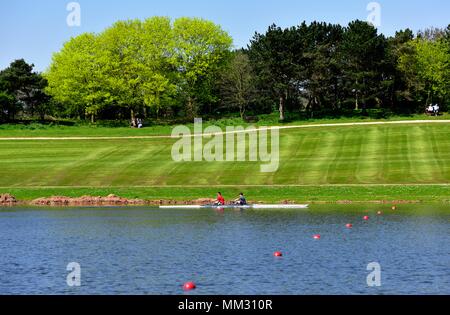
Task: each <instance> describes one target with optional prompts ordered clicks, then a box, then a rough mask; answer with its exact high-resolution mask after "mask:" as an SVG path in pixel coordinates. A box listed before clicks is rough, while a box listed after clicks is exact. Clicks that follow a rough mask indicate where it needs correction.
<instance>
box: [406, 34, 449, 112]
mask: <svg viewBox="0 0 450 315" xmlns="http://www.w3.org/2000/svg"><path fill="white" fill-rule="evenodd" d="M408 47H409V48H410V51H409V52H405V53H403V54H402V55H401V56H400V58H399V64H398V67H399V69H400V70H401V71H402V72H404V73H405V74H406V77H407V80H408V84H409V85H410V86H415V87H416V89H418V90H419V92H420V91H422V93H424V94H426V96H424V97H423V99H425V104H423V105H424V106H426V105H428V104H429V103H430V102H433V101H435V100H437V99H439V100H440V101H441V102H445V100H446V99H447V97H448V95H449V93H450V49H449V46H448V44H447V43H446V41H445V40H444V39H443V38H438V39H431V38H426V37H418V38H416V39H415V40H413V41H411V42H409V44H408ZM423 99H422V100H423Z"/></svg>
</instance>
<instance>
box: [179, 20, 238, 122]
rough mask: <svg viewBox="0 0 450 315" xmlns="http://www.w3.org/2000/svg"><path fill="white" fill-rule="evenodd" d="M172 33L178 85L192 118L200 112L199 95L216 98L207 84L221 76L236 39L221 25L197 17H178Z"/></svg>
mask: <svg viewBox="0 0 450 315" xmlns="http://www.w3.org/2000/svg"><path fill="white" fill-rule="evenodd" d="M173 34H174V40H175V45H174V47H175V50H174V53H175V58H176V67H177V70H178V73H179V80H178V84H179V87H180V88H181V91H182V97H183V100H184V103H185V106H186V114H187V116H188V117H190V118H193V117H194V116H195V115H196V114H197V112H198V104H197V97H198V96H201V97H202V98H203V99H204V100H205V101H206V102H213V101H214V99H213V97H212V95H211V93H208V91H210V89H205V86H208V85H209V84H210V83H211V79H212V78H216V77H218V75H219V73H220V70H221V68H223V67H224V65H225V64H226V61H227V60H228V57H229V56H230V49H231V45H232V43H233V40H232V38H231V37H230V36H229V35H228V34H227V33H226V32H225V31H224V30H222V28H221V27H220V26H218V25H216V24H214V23H213V22H210V21H206V20H203V19H198V18H193V19H191V18H180V19H177V20H176V21H175V22H174V26H173Z"/></svg>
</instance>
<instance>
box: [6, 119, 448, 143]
mask: <svg viewBox="0 0 450 315" xmlns="http://www.w3.org/2000/svg"><path fill="white" fill-rule="evenodd" d="M425 119H426V120H450V114H443V115H442V116H439V117H430V116H425V115H412V116H392V117H390V118H387V119H371V118H367V117H355V118H336V119H309V120H293V121H290V122H287V123H283V124H280V123H279V122H278V116H277V115H276V114H275V115H274V114H272V115H265V116H261V117H260V120H259V121H258V122H257V123H253V124H249V123H246V122H244V121H243V120H242V119H240V118H223V119H219V120H209V121H204V123H203V125H204V127H207V126H209V125H215V126H219V127H221V128H225V127H226V126H244V127H248V126H279V125H282V126H292V125H313V124H329V123H331V124H334V123H352V122H357V123H358V122H377V121H382V122H383V121H386V122H387V121H404V120H425ZM187 126H188V127H190V128H192V126H193V124H187ZM172 129H173V126H170V125H157V124H156V125H153V126H148V127H146V128H143V129H132V128H127V127H105V126H102V125H96V124H93V125H90V124H81V125H79V124H78V125H75V126H65V125H55V124H53V125H42V124H38V123H32V124H29V125H18V124H0V138H2V137H76V136H77V137H95V136H97V137H105V136H106V137H122V136H151V135H170V134H171V132H172Z"/></svg>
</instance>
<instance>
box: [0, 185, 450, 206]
mask: <svg viewBox="0 0 450 315" xmlns="http://www.w3.org/2000/svg"><path fill="white" fill-rule="evenodd" d="M219 189H220V190H221V192H222V193H223V194H224V196H225V197H226V198H227V199H228V200H229V199H232V198H235V197H236V196H237V194H238V193H239V192H241V191H243V192H245V193H246V195H247V196H248V198H249V199H251V200H252V201H258V202H264V203H280V202H283V201H286V200H289V201H293V202H299V203H304V202H308V203H321V202H325V203H335V202H342V201H352V202H362V203H363V202H387V203H396V202H403V201H408V202H421V203H436V202H439V203H442V202H444V203H450V195H449V186H417V185H408V186H404V185H396V186H305V187H248V186H247V187H233V188H232V187H221V188H217V187H209V188H206V187H158V188H156V187H154V188H143V187H133V188H98V187H92V188H88V187H85V188H71V187H59V188H55V187H53V188H8V189H1V190H2V191H5V192H6V191H7V192H10V193H11V194H13V195H14V196H16V197H17V198H18V199H19V200H23V201H30V200H33V199H37V198H39V197H51V196H67V197H79V196H83V195H93V196H106V195H109V194H117V195H120V196H121V197H125V198H138V199H145V200H160V199H163V200H177V201H186V200H194V199H198V198H203V197H214V196H215V194H216V193H217V190H219Z"/></svg>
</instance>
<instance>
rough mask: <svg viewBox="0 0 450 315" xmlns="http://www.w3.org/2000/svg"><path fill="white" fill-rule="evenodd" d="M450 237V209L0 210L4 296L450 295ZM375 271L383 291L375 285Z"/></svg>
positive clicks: (1, 289) (0, 270) (0, 289)
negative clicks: (73, 277) (73, 266)
mask: <svg viewBox="0 0 450 315" xmlns="http://www.w3.org/2000/svg"><path fill="white" fill-rule="evenodd" d="M379 210H381V211H383V215H381V216H378V215H377V214H376V212H377V211H379ZM364 215H369V216H370V220H369V221H368V222H364V220H363V219H362V217H363V216H364ZM347 223H352V224H353V225H354V227H353V228H352V229H347V228H346V227H345V225H346V224H347ZM449 232H450V206H446V205H434V206H426V205H420V206H400V207H399V209H398V210H397V211H392V210H391V209H390V207H388V206H376V205H371V206H330V205H327V206H311V209H309V210H301V211H298V210H292V211H291V210H289V211H285V210H283V211H253V210H248V211H234V210H227V211H216V210H188V211H186V210H159V209H154V208H145V207H144V208H104V209H95V208H78V209H77V208H67V209H42V208H39V209H26V208H3V209H0V294H186V293H184V292H183V289H182V285H183V283H185V282H187V281H194V282H195V283H196V284H197V290H195V291H192V292H191V293H189V294H249V295H250V294H264V295H266V294H267V295H269V294H450V233H449ZM315 234H321V239H320V240H314V239H313V235H315ZM277 250H279V251H282V252H283V254H284V256H283V257H282V258H275V257H274V256H273V253H274V252H275V251H277ZM70 262H77V263H79V264H80V266H81V286H80V287H69V286H68V285H67V283H66V277H67V275H68V274H69V273H70V271H67V270H66V267H67V265H68V264H69V263H70ZM371 262H377V263H379V264H380V266H381V286H380V287H369V286H368V285H367V280H366V279H367V276H368V275H369V273H371V271H372V270H370V271H367V265H368V264H369V263H371Z"/></svg>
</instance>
